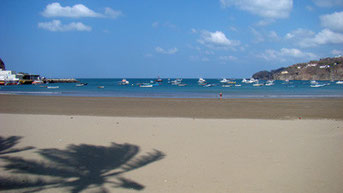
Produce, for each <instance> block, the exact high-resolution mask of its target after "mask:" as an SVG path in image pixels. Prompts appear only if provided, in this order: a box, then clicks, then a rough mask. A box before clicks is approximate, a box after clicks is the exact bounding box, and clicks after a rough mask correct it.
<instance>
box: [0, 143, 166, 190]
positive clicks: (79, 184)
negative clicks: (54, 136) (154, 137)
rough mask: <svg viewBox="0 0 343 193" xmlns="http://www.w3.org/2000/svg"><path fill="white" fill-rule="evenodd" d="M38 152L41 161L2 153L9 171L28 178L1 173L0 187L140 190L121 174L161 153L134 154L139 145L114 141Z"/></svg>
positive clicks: (137, 185) (141, 187) (15, 188)
mask: <svg viewBox="0 0 343 193" xmlns="http://www.w3.org/2000/svg"><path fill="white" fill-rule="evenodd" d="M37 153H38V154H39V155H40V156H42V157H43V158H44V160H43V161H37V160H28V159H24V158H21V157H10V156H2V157H1V159H2V161H3V162H4V163H5V164H4V166H3V169H4V170H7V171H9V172H10V173H12V174H29V175H30V178H29V177H26V178H25V177H22V175H20V176H19V177H15V178H5V177H0V190H20V189H21V188H25V192H35V191H40V190H42V189H49V188H67V189H69V190H70V192H73V193H76V192H81V191H83V190H86V189H88V188H92V189H96V192H109V191H108V190H107V189H106V188H105V185H110V186H112V187H113V188H127V189H134V190H142V189H143V188H144V186H143V185H141V184H139V183H138V182H135V181H133V180H130V179H127V178H125V177H123V174H125V173H127V172H130V171H132V170H135V169H138V168H141V167H143V166H145V165H147V164H150V163H153V162H155V161H157V160H160V159H163V157H164V154H163V153H162V152H160V151H158V150H154V151H152V152H150V153H147V154H145V155H137V154H138V153H139V147H138V146H136V145H132V144H116V143H112V144H111V145H110V146H95V145H88V144H81V145H69V146H68V147H67V148H66V149H65V150H60V149H41V150H38V151H37ZM12 176H13V175H12ZM14 176H15V175H14ZM33 176H37V177H33Z"/></svg>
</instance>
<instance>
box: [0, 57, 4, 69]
mask: <svg viewBox="0 0 343 193" xmlns="http://www.w3.org/2000/svg"><path fill="white" fill-rule="evenodd" d="M0 69H1V70H5V63H4V62H3V61H2V60H1V58H0Z"/></svg>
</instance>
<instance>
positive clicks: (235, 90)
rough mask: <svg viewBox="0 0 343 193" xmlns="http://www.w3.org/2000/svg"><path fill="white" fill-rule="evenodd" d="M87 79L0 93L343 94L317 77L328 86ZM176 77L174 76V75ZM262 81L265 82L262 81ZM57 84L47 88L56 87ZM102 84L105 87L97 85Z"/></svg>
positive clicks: (1, 89) (340, 88)
mask: <svg viewBox="0 0 343 193" xmlns="http://www.w3.org/2000/svg"><path fill="white" fill-rule="evenodd" d="M78 80H79V81H80V82H83V83H88V85H86V86H82V87H77V86H76V84H75V83H55V84H44V85H11V86H0V94H16V95H43V96H46V95H48V96H92V97H157V98H218V97H219V93H220V92H222V93H223V98H322V97H343V85H342V84H340V85H339V84H336V82H330V81H318V83H319V84H326V86H323V87H318V88H312V87H310V85H311V83H310V81H292V80H291V81H289V82H286V81H275V82H274V83H275V85H273V86H261V87H254V86H253V85H252V84H246V83H241V81H242V79H236V80H232V81H236V83H237V84H240V85H241V86H240V87H236V86H232V87H222V84H221V83H220V79H206V81H207V83H209V84H214V86H213V87H204V86H201V85H199V84H198V82H197V81H198V79H183V80H182V83H184V84H187V86H184V87H179V86H176V85H171V84H169V83H168V79H163V82H161V83H160V85H158V86H154V87H152V88H141V87H139V86H138V85H137V84H139V83H149V82H150V81H151V80H154V79H127V80H128V81H130V84H129V85H119V84H118V83H119V82H120V81H121V79H78ZM171 80H174V79H171ZM260 83H264V82H263V81H260ZM57 86H58V88H48V87H57ZM99 86H103V87H104V88H98V87H99Z"/></svg>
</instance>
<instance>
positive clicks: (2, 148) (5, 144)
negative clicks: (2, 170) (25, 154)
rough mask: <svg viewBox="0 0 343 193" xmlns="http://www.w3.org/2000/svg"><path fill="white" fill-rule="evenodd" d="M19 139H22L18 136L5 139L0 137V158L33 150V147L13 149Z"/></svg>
mask: <svg viewBox="0 0 343 193" xmlns="http://www.w3.org/2000/svg"><path fill="white" fill-rule="evenodd" d="M21 138H22V137H19V136H10V137H7V138H6V137H2V136H0V156H1V155H5V154H10V153H17V152H21V151H26V150H30V149H34V147H31V146H28V147H23V148H14V146H16V145H17V144H18V143H19V141H20V139H21Z"/></svg>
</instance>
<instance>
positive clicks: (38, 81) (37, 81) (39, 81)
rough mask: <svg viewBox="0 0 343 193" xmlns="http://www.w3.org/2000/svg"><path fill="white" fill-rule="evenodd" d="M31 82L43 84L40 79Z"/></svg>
mask: <svg viewBox="0 0 343 193" xmlns="http://www.w3.org/2000/svg"><path fill="white" fill-rule="evenodd" d="M32 84H44V82H43V81H42V80H35V81H33V82H32Z"/></svg>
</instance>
